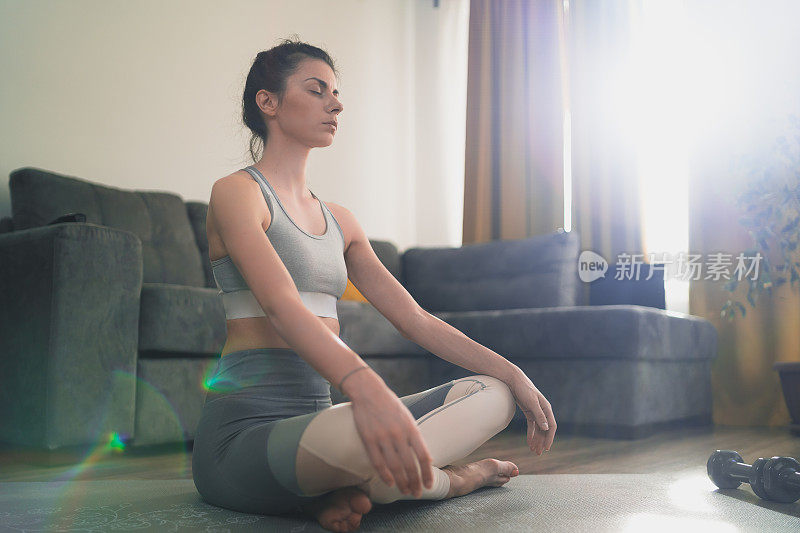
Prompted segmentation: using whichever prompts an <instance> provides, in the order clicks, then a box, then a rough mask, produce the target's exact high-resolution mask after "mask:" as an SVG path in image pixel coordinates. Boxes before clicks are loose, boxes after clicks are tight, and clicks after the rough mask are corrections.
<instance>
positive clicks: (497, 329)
mask: <svg viewBox="0 0 800 533" xmlns="http://www.w3.org/2000/svg"><path fill="white" fill-rule="evenodd" d="M434 314H435V315H436V316H437V317H439V318H440V319H442V320H444V321H445V322H447V323H448V324H450V325H452V326H453V327H455V328H456V329H458V330H459V331H462V332H463V333H464V334H465V335H467V336H468V337H470V338H471V339H473V340H474V341H476V342H478V343H480V344H482V345H484V346H486V347H487V348H491V349H492V350H494V351H495V352H497V353H499V354H500V355H502V356H503V357H509V358H514V359H528V358H554V359H568V358H571V359H599V358H607V359H647V360H665V361H674V360H680V359H713V358H714V357H716V353H717V344H716V343H717V330H716V329H715V328H714V326H713V324H711V322H709V321H708V320H706V319H704V318H701V317H697V316H692V315H687V314H684V313H678V312H674V311H664V310H660V309H654V308H652V307H642V306H638V305H598V306H591V307H590V306H573V307H557V308H543V309H506V310H498V311H462V312H442V313H434Z"/></svg>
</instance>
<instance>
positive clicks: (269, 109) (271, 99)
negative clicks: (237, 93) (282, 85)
mask: <svg viewBox="0 0 800 533" xmlns="http://www.w3.org/2000/svg"><path fill="white" fill-rule="evenodd" d="M256 104H257V105H258V107H259V109H261V111H262V112H263V113H264V114H265V115H267V116H268V117H274V116H275V110H276V109H277V107H278V98H277V95H276V94H275V93H271V92H269V91H267V90H266V89H261V90H260V91H258V92H257V93H256Z"/></svg>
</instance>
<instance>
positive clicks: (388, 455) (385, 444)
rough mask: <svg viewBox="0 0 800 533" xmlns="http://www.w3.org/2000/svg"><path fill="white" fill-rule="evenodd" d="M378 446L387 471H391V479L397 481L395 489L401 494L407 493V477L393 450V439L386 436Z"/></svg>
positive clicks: (403, 466)
mask: <svg viewBox="0 0 800 533" xmlns="http://www.w3.org/2000/svg"><path fill="white" fill-rule="evenodd" d="M380 446H381V450H382V451H383V457H384V458H385V459H386V464H388V465H389V470H391V471H392V477H394V479H395V481H397V488H398V489H400V490H401V491H402V492H403V493H407V492H408V476H407V475H406V469H405V465H404V464H403V462H402V461H401V460H400V457H399V456H398V455H397V451H396V450H395V444H394V439H393V438H392V437H391V436H388V435H387V437H386V438H385V439H384V440H382V441H381V444H380Z"/></svg>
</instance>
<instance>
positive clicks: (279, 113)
mask: <svg viewBox="0 0 800 533" xmlns="http://www.w3.org/2000/svg"><path fill="white" fill-rule="evenodd" d="M342 109H343V106H342V103H341V102H340V101H339V89H338V86H337V84H336V77H335V76H334V73H333V70H332V69H331V67H330V66H328V64H327V63H325V62H324V61H322V60H320V59H306V60H304V61H303V62H302V63H301V64H300V67H299V68H298V69H297V72H295V73H294V74H292V75H291V76H289V78H287V80H286V92H285V93H284V97H283V101H282V102H281V104H280V106H278V107H277V108H275V110H274V112H273V113H272V116H271V117H270V118H268V124H269V125H268V126H267V127H268V128H269V129H270V133H269V134H270V135H272V133H273V131H275V127H276V126H277V128H280V130H281V131H282V132H283V134H284V135H285V136H287V137H291V138H294V139H296V140H297V141H298V142H300V143H302V144H304V145H306V146H308V147H309V148H311V147H315V146H329V145H330V144H331V143H333V137H334V136H335V135H336V130H337V129H338V128H337V127H334V126H331V125H329V124H326V122H337V120H338V115H339V113H341V112H342ZM270 122H271V124H270ZM268 138H269V137H268Z"/></svg>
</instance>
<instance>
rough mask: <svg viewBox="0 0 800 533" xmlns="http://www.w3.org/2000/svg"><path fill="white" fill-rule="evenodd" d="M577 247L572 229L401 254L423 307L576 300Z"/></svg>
mask: <svg viewBox="0 0 800 533" xmlns="http://www.w3.org/2000/svg"><path fill="white" fill-rule="evenodd" d="M579 248H580V239H579V238H578V234H577V233H576V232H574V231H572V232H564V231H558V232H555V233H551V234H547V235H537V236H535V237H530V238H527V239H516V240H503V241H492V242H486V243H474V244H466V245H464V246H461V247H457V248H453V247H449V248H421V247H417V248H409V249H408V250H406V251H405V252H404V253H403V254H402V271H403V277H404V285H405V287H406V289H407V290H408V292H409V293H410V294H411V296H412V297H413V298H414V299H415V300H416V301H417V303H418V304H420V306H422V308H423V309H425V310H426V311H428V312H437V311H477V310H488V309H518V308H529V307H558V306H573V305H581V303H580V302H581V301H582V300H583V296H582V294H583V293H582V291H583V287H582V286H581V281H580V278H579V277H578V256H579Z"/></svg>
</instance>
